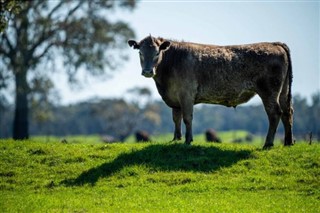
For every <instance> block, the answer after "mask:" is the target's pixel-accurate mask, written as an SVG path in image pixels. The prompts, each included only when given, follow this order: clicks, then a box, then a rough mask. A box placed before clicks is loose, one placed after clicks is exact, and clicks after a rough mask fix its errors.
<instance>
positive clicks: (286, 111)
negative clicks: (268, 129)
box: [280, 87, 293, 146]
mask: <svg viewBox="0 0 320 213" xmlns="http://www.w3.org/2000/svg"><path fill="white" fill-rule="evenodd" d="M290 98H291V97H288V92H287V88H286V87H284V88H283V91H282V93H281V95H280V107H281V109H282V115H281V121H282V123H283V126H284V131H285V136H284V145H285V146H290V145H293V139H292V122H293V119H292V117H293V108H292V102H291V100H290Z"/></svg>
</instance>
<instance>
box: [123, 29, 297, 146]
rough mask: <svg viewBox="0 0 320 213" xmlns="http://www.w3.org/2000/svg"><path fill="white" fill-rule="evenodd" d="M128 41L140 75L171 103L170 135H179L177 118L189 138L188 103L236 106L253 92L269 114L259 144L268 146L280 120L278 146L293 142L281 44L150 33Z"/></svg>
mask: <svg viewBox="0 0 320 213" xmlns="http://www.w3.org/2000/svg"><path fill="white" fill-rule="evenodd" d="M128 44H129V46H130V47H133V48H134V49H138V50H139V54H140V63H141V67H142V75H143V76H145V77H147V78H151V77H152V78H153V79H154V81H155V83H156V86H157V89H158V91H159V93H160V95H161V97H162V99H163V100H164V102H165V103H166V104H167V105H168V106H169V107H171V108H172V114H173V121H174V123H175V131H174V140H179V139H181V119H183V121H184V123H185V125H186V135H185V137H186V139H185V143H186V144H190V143H191V141H192V140H193V138H192V116H193V105H195V104H198V103H211V104H221V105H225V106H228V107H231V106H232V107H236V106H237V105H239V104H242V103H245V102H247V101H248V100H250V99H251V98H252V97H253V96H254V95H255V94H258V95H259V96H260V97H261V99H262V102H263V105H264V107H265V110H266V112H267V115H268V118H269V130H268V134H267V137H266V140H265V144H264V147H265V148H267V147H271V146H273V141H274V136H275V132H276V130H277V126H278V124H279V121H280V119H281V120H282V122H283V124H284V128H285V142H284V145H292V144H293V141H292V116H293V109H292V102H291V83H292V67H291V59H290V53H289V48H288V47H287V45H286V44H283V43H280V42H275V43H266V42H264V43H256V44H248V45H234V46H216V45H204V44H196V43H189V42H177V41H173V40H166V39H163V38H154V37H152V36H151V35H150V36H148V37H146V38H144V39H143V40H141V41H140V42H136V41H134V40H129V41H128Z"/></svg>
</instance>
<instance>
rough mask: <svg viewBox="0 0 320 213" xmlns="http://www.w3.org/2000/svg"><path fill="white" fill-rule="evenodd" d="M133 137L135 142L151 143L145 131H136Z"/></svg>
mask: <svg viewBox="0 0 320 213" xmlns="http://www.w3.org/2000/svg"><path fill="white" fill-rule="evenodd" d="M135 136H136V141H137V142H147V141H151V140H150V136H149V134H148V132H146V131H142V130H139V131H136V133H135Z"/></svg>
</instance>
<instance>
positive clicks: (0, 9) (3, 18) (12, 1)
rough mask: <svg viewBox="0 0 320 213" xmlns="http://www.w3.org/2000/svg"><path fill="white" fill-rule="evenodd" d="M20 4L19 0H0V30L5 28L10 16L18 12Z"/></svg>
mask: <svg viewBox="0 0 320 213" xmlns="http://www.w3.org/2000/svg"><path fill="white" fill-rule="evenodd" d="M21 4H22V1H21V0H0V32H2V31H4V30H5V29H6V28H7V23H8V20H9V18H10V16H11V15H12V14H17V13H19V11H20V10H21Z"/></svg>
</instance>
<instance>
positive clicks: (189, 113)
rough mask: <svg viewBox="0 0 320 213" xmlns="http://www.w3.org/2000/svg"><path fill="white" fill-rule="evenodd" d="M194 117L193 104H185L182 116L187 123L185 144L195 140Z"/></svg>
mask: <svg viewBox="0 0 320 213" xmlns="http://www.w3.org/2000/svg"><path fill="white" fill-rule="evenodd" d="M192 117H193V104H190V103H189V104H187V103H186V104H184V105H183V106H182V118H183V122H184V124H185V125H186V141H185V144H188V145H189V144H191V142H192V141H193V136H192Z"/></svg>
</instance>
